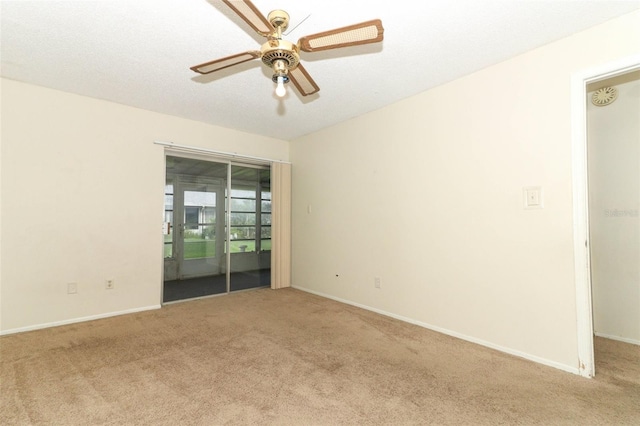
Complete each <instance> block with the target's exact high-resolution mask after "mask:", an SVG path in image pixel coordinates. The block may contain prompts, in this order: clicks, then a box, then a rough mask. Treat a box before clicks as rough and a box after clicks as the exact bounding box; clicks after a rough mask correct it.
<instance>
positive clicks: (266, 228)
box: [260, 226, 271, 238]
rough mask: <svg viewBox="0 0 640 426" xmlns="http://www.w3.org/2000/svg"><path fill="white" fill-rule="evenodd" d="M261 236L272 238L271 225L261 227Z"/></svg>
mask: <svg viewBox="0 0 640 426" xmlns="http://www.w3.org/2000/svg"><path fill="white" fill-rule="evenodd" d="M260 234H261V235H260V238H271V227H270V226H263V227H262V228H261V229H260Z"/></svg>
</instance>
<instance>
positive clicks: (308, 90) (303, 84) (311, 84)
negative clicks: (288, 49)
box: [289, 64, 320, 96]
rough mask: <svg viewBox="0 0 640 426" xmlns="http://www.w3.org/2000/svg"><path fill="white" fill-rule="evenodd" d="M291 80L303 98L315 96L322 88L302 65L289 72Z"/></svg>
mask: <svg viewBox="0 0 640 426" xmlns="http://www.w3.org/2000/svg"><path fill="white" fill-rule="evenodd" d="M289 79H290V80H291V81H292V82H293V84H294V86H296V89H298V92H300V94H301V95H302V96H308V95H313V94H314V93H317V92H318V91H319V90H320V88H319V87H318V85H317V84H316V82H315V81H313V79H312V78H311V76H310V75H309V73H308V72H307V70H305V69H304V67H303V66H302V65H300V64H298V66H297V67H295V68H294V69H292V70H289Z"/></svg>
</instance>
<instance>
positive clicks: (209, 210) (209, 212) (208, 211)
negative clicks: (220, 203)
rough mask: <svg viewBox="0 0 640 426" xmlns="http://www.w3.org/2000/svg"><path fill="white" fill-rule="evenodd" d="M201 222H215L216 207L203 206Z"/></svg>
mask: <svg viewBox="0 0 640 426" xmlns="http://www.w3.org/2000/svg"><path fill="white" fill-rule="evenodd" d="M203 223H216V208H215V207H205V208H204V221H203Z"/></svg>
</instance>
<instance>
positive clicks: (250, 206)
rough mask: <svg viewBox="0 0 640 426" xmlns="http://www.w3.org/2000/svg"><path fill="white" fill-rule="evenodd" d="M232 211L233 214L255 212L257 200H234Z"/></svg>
mask: <svg viewBox="0 0 640 426" xmlns="http://www.w3.org/2000/svg"><path fill="white" fill-rule="evenodd" d="M231 211H232V212H255V211H256V200H245V199H238V198H232V199H231Z"/></svg>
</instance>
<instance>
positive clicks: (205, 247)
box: [164, 238, 271, 259]
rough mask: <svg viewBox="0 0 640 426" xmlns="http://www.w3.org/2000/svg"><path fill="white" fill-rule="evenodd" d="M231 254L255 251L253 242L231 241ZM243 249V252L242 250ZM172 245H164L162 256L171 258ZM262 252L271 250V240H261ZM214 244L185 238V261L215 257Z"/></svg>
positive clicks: (208, 241) (212, 241)
mask: <svg viewBox="0 0 640 426" xmlns="http://www.w3.org/2000/svg"><path fill="white" fill-rule="evenodd" d="M230 246H231V253H242V252H243V251H244V252H254V251H256V243H255V241H231V244H230ZM242 246H245V247H244V250H243V248H242ZM171 250H172V245H171V244H165V245H164V256H165V257H171V256H172V251H171ZM262 250H263V251H265V250H271V240H262ZM215 255H216V243H215V240H203V239H200V238H186V239H185V240H184V258H185V259H202V258H205V257H215Z"/></svg>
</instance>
